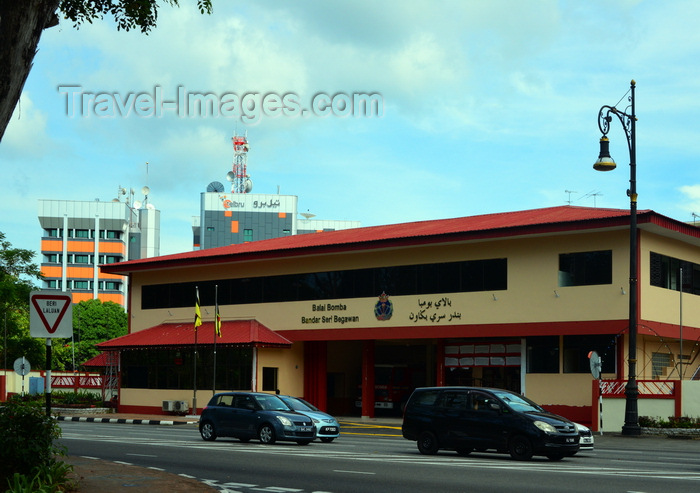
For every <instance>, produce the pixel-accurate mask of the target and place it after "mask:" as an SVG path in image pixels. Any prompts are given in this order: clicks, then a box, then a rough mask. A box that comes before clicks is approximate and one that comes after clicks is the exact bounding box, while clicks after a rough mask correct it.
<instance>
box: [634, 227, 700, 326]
mask: <svg viewBox="0 0 700 493" xmlns="http://www.w3.org/2000/svg"><path fill="white" fill-rule="evenodd" d="M642 238H643V239H642V241H641V243H640V244H641V246H642V248H641V251H640V269H639V270H640V279H641V280H642V282H641V283H640V286H641V299H642V301H643V303H641V305H640V308H641V316H642V319H646V320H655V321H659V322H665V323H668V324H671V325H679V323H680V292H678V291H673V290H670V289H665V288H658V287H655V286H651V285H650V284H649V279H650V254H651V252H656V253H661V254H663V255H666V256H669V257H674V258H677V259H681V260H686V261H689V262H693V263H696V264H700V249H698V248H697V247H693V246H692V245H688V244H686V243H682V242H680V241H674V240H669V239H668V238H662V237H660V236H656V235H652V234H649V233H646V232H644V233H643V237H642ZM683 325H687V326H689V327H700V297H698V296H695V295H690V294H685V295H683ZM693 339H695V338H693Z"/></svg>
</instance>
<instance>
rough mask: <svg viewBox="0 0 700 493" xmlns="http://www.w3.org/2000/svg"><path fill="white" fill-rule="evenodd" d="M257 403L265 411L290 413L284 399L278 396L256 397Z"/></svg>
mask: <svg viewBox="0 0 700 493" xmlns="http://www.w3.org/2000/svg"><path fill="white" fill-rule="evenodd" d="M255 401H256V402H257V403H258V404H259V405H260V407H261V408H262V409H263V410H265V411H289V408H288V407H287V406H285V404H284V402H282V399H280V398H279V397H277V396H276V395H256V396H255Z"/></svg>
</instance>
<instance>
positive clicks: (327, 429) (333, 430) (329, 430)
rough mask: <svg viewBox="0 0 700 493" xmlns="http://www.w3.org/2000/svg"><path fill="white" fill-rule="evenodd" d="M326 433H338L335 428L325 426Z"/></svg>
mask: <svg viewBox="0 0 700 493" xmlns="http://www.w3.org/2000/svg"><path fill="white" fill-rule="evenodd" d="M326 431H327V432H328V433H335V432H336V431H338V429H337V428H336V427H335V426H327V427H326Z"/></svg>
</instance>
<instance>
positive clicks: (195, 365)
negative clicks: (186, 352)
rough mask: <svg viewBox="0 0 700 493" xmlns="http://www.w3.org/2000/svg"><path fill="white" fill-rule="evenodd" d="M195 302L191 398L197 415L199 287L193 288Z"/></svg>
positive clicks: (200, 320)
mask: <svg viewBox="0 0 700 493" xmlns="http://www.w3.org/2000/svg"><path fill="white" fill-rule="evenodd" d="M195 290H196V294H197V301H196V304H195V306H194V375H193V376H194V380H193V388H194V395H193V396H192V407H193V408H194V414H195V416H196V415H197V333H198V332H199V331H198V330H197V327H199V326H200V325H202V314H201V313H200V311H199V286H195Z"/></svg>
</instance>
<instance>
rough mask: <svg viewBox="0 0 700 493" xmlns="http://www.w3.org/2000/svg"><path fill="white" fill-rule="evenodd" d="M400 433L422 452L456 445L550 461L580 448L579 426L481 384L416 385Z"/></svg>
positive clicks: (466, 451) (460, 451)
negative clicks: (544, 458) (452, 385)
mask: <svg viewBox="0 0 700 493" xmlns="http://www.w3.org/2000/svg"><path fill="white" fill-rule="evenodd" d="M402 432H403V436H404V438H406V439H408V440H415V441H417V442H418V450H419V451H420V452H421V453H422V454H427V455H432V454H435V453H437V451H438V450H439V449H454V450H456V451H457V453H458V454H460V455H468V454H470V453H471V452H472V451H474V450H477V451H486V450H496V451H497V452H504V453H505V452H507V453H510V456H511V457H512V458H513V459H516V460H529V459H530V458H531V457H532V456H533V455H544V456H546V457H548V458H549V459H551V460H560V459H562V458H563V457H564V456H571V455H574V454H575V453H576V452H577V451H578V449H579V433H578V430H577V429H576V425H575V424H574V423H572V422H571V421H569V420H568V419H566V418H563V417H561V416H557V415H556V414H552V413H549V412H547V411H545V410H544V409H542V408H541V407H540V406H538V405H537V404H535V403H534V402H532V401H531V400H529V399H527V398H525V397H523V396H522V395H520V394H516V393H515V392H510V391H508V390H501V389H488V388H478V387H430V388H419V389H416V390H415V391H414V392H413V394H412V395H411V397H410V398H409V400H408V403H407V404H406V409H405V411H404V418H403V426H402Z"/></svg>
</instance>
